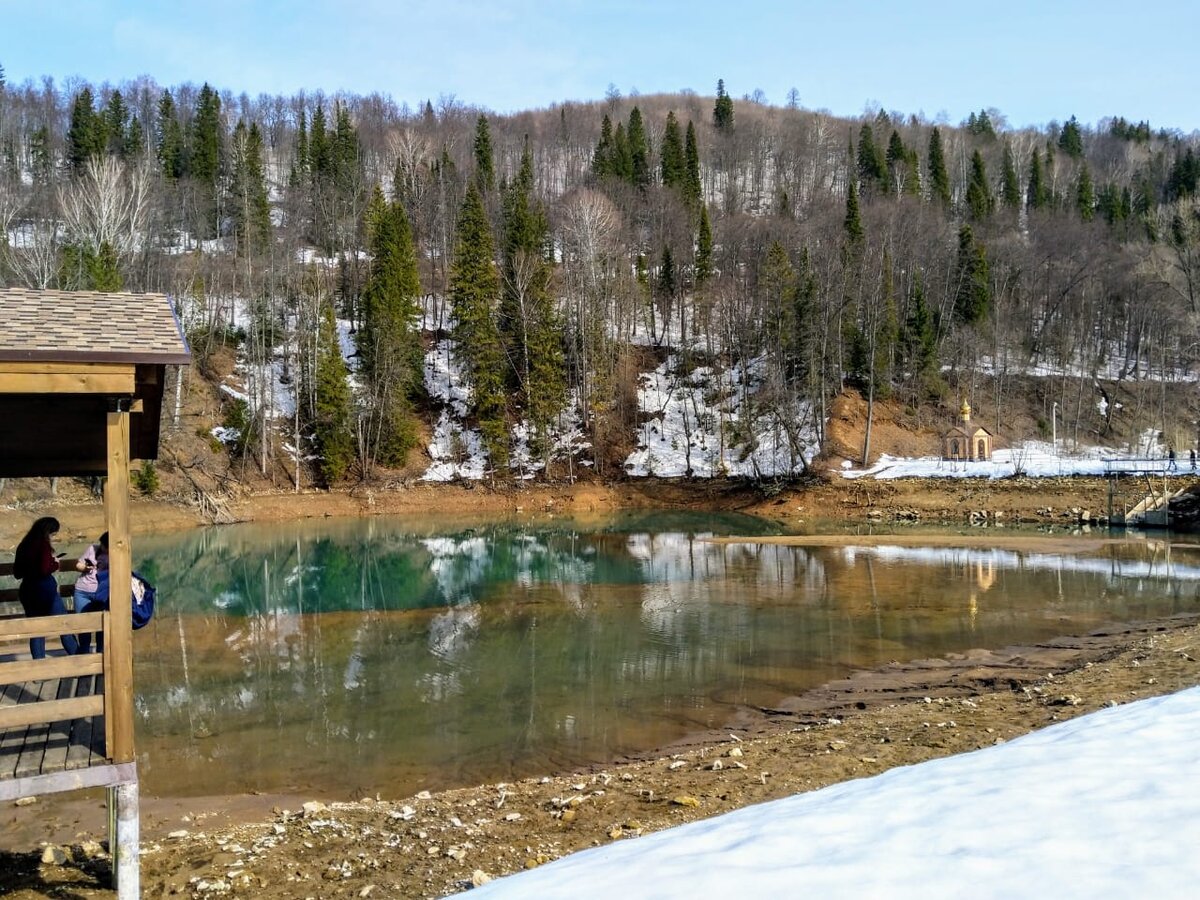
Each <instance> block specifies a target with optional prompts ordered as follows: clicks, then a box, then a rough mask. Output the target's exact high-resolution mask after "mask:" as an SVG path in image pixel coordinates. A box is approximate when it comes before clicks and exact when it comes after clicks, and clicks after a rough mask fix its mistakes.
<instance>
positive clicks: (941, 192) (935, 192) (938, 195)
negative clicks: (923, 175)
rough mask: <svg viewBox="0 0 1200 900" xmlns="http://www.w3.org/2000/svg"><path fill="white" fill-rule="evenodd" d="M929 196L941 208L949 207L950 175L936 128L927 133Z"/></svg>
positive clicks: (939, 132) (940, 138)
mask: <svg viewBox="0 0 1200 900" xmlns="http://www.w3.org/2000/svg"><path fill="white" fill-rule="evenodd" d="M928 160H929V195H930V197H931V198H932V199H934V200H937V201H938V202H939V203H941V204H942V205H943V206H949V205H950V173H949V172H948V171H947V169H946V155H945V152H944V151H943V150H942V133H941V131H940V130H938V129H937V128H936V127H935V128H934V129H933V131H931V132H930V133H929V153H928Z"/></svg>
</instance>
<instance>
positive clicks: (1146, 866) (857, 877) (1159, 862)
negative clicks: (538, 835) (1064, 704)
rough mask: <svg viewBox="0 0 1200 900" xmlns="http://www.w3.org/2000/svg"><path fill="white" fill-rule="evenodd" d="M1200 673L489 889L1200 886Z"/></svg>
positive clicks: (665, 893) (1043, 892) (645, 892)
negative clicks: (1170, 690) (1122, 701)
mask: <svg viewBox="0 0 1200 900" xmlns="http://www.w3.org/2000/svg"><path fill="white" fill-rule="evenodd" d="M1197 734H1200V688H1192V689H1191V690H1187V691H1183V692H1181V693H1178V694H1174V695H1171V696H1168V697H1158V698H1155V699H1152V700H1143V701H1141V702H1139V703H1133V704H1130V705H1128V706H1122V707H1117V708H1114V709H1107V710H1103V711H1101V712H1098V713H1093V714H1091V715H1088V716H1083V717H1081V718H1078V719H1075V720H1073V721H1070V722H1065V723H1063V724H1060V725H1056V726H1053V727H1051V728H1047V729H1045V730H1043V731H1039V732H1036V733H1034V734H1030V735H1026V736H1025V737H1022V738H1019V739H1017V740H1014V741H1012V742H1010V743H1008V744H1002V745H1000V746H996V747H990V748H988V749H986V750H979V751H976V752H974V753H967V754H963V755H960V756H953V757H949V758H946V759H939V760H934V761H932V762H928V763H923V764H921V765H917V766H909V767H906V768H902V769H893V770H891V771H889V772H885V773H884V774H882V775H877V776H875V777H874V778H866V779H862V780H859V781H852V782H848V783H845V784H839V785H834V786H832V787H828V788H825V789H824V790H820V791H814V792H812V793H808V794H799V795H796V796H794V797H789V798H787V799H784V800H778V801H775V802H773V803H764V804H761V805H759V806H753V807H749V808H746V809H742V810H738V811H737V812H732V813H728V814H727V815H723V816H718V817H716V818H713V819H709V820H706V821H703V822H695V823H693V824H690V825H685V826H681V827H679V828H674V829H670V830H667V831H663V832H659V833H658V834H654V835H651V836H649V837H644V838H638V839H633V840H626V841H621V842H619V843H615V844H611V845H609V846H606V847H601V848H597V849H594V850H588V851H585V852H583V853H578V854H576V855H574V856H569V857H567V858H565V859H562V860H559V861H558V862H555V863H552V864H550V865H548V866H544V867H542V868H540V869H536V870H533V871H530V872H525V873H521V874H519V875H514V876H512V877H510V878H505V879H502V880H499V881H496V882H493V883H491V884H489V885H486V886H485V887H483V888H482V889H480V890H479V891H474V892H472V894H471V896H472V897H476V896H478V897H480V898H508V897H512V898H526V897H538V898H541V900H547V898H555V897H562V898H568V897H569V898H576V900H578V898H590V897H594V898H610V897H637V898H640V900H649V898H656V900H670V898H679V900H698V898H703V897H714V898H718V897H719V898H733V897H754V898H757V897H796V896H806V897H823V898H828V897H855V898H859V897H887V898H908V897H912V898H922V900H926V898H941V897H945V898H959V897H967V896H969V897H972V898H990V897H995V898H1001V897H1003V898H1010V897H1034V896H1037V897H1055V898H1073V897H1078V898H1094V897H1155V898H1158V900H1162V898H1176V897H1179V898H1183V897H1194V896H1196V892H1197V887H1196V885H1197V881H1198V879H1200V853H1197V852H1196V847H1197V845H1198V842H1200V791H1198V790H1196V784H1197V773H1198V772H1200V743H1198V742H1197V741H1196V735H1197Z"/></svg>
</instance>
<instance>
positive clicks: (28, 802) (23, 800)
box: [16, 797, 37, 806]
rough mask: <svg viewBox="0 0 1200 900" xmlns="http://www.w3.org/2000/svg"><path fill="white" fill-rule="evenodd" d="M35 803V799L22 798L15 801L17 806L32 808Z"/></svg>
mask: <svg viewBox="0 0 1200 900" xmlns="http://www.w3.org/2000/svg"><path fill="white" fill-rule="evenodd" d="M35 803H37V797H22V798H21V799H19V800H18V801H17V804H16V805H17V806H33V804H35Z"/></svg>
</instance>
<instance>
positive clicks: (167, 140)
mask: <svg viewBox="0 0 1200 900" xmlns="http://www.w3.org/2000/svg"><path fill="white" fill-rule="evenodd" d="M157 151H158V164H159V166H160V167H161V169H162V173H163V177H164V178H166V179H167V180H168V181H175V180H176V179H178V178H182V177H183V173H184V168H183V129H182V128H181V127H180V125H179V119H178V117H177V116H176V113H175V99H174V98H173V97H172V96H171V92H170V91H168V90H164V91H163V92H162V96H161V97H160V98H159V100H158V146H157Z"/></svg>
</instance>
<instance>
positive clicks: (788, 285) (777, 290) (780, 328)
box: [760, 241, 796, 361]
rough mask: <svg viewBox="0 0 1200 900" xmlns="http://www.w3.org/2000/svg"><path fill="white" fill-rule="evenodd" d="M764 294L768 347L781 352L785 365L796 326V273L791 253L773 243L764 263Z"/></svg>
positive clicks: (761, 286) (781, 245) (768, 249)
mask: <svg viewBox="0 0 1200 900" xmlns="http://www.w3.org/2000/svg"><path fill="white" fill-rule="evenodd" d="M760 292H761V294H762V296H763V300H764V303H765V306H766V309H765V319H764V323H763V324H764V325H765V326H766V332H767V343H768V346H770V347H773V348H777V349H778V351H779V353H780V356H781V361H782V359H786V358H787V357H788V356H789V355H790V352H791V342H792V337H793V335H794V333H795V324H794V322H793V321H792V317H793V316H794V315H795V312H796V307H795V293H796V270H795V269H794V268H793V267H792V261H791V259H789V258H788V252H787V249H786V248H785V247H784V246H783V244H782V243H781V242H779V241H772V242H771V246H770V247H768V248H767V255H766V258H765V259H764V260H763V267H762V277H761V284H760Z"/></svg>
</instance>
